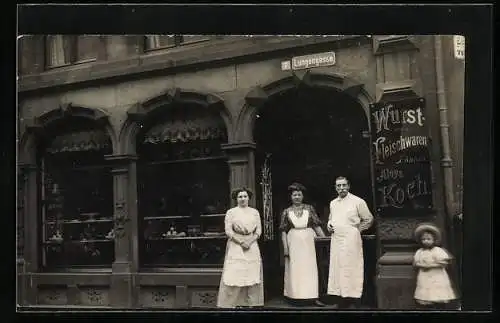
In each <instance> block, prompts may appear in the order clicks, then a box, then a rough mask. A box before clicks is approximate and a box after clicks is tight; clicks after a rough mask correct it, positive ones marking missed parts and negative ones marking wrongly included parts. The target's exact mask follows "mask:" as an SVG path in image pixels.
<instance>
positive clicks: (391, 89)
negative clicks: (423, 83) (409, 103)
mask: <svg viewBox="0 0 500 323" xmlns="http://www.w3.org/2000/svg"><path fill="white" fill-rule="evenodd" d="M417 84H418V83H417V82H416V81H415V80H406V81H400V82H390V83H379V84H377V86H376V102H380V101H397V100H400V99H406V98H414V97H420V96H422V89H421V88H420V87H419V86H418V85H417Z"/></svg>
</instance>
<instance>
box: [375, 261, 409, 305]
mask: <svg viewBox="0 0 500 323" xmlns="http://www.w3.org/2000/svg"><path fill="white" fill-rule="evenodd" d="M412 262H413V253H412V252H387V253H385V254H384V255H382V257H380V259H379V260H378V263H377V276H376V289H377V308H378V309H382V310H386V309H391V310H411V309H415V308H416V306H415V305H416V304H415V301H414V299H413V295H414V292H415V280H416V272H415V269H414V268H413V266H412Z"/></svg>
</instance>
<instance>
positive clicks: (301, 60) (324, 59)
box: [292, 52, 335, 70]
mask: <svg viewBox="0 0 500 323" xmlns="http://www.w3.org/2000/svg"><path fill="white" fill-rule="evenodd" d="M331 65H335V53H334V52H326V53H319V54H313V55H304V56H297V57H294V58H292V69H294V70H299V69H307V68H313V67H321V66H331Z"/></svg>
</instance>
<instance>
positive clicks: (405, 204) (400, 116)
mask: <svg viewBox="0 0 500 323" xmlns="http://www.w3.org/2000/svg"><path fill="white" fill-rule="evenodd" d="M424 112H425V101H424V99H423V98H411V99H404V100H400V101H393V102H379V103H376V104H373V105H371V110H370V119H371V127H372V145H373V146H372V151H373V161H374V172H375V174H374V175H375V196H376V198H375V205H376V207H377V211H378V213H379V214H380V215H381V216H405V215H406V216H408V215H416V214H426V213H428V211H429V210H430V209H432V180H431V179H432V178H431V164H430V138H429V136H428V129H427V124H426V120H425V113H424Z"/></svg>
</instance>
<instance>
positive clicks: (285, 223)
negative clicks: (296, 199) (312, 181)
mask: <svg viewBox="0 0 500 323" xmlns="http://www.w3.org/2000/svg"><path fill="white" fill-rule="evenodd" d="M303 205H304V210H307V211H309V219H308V220H307V227H308V228H315V227H318V226H321V220H320V219H319V217H318V214H317V213H316V210H315V209H314V207H313V206H312V205H309V204H303ZM290 210H292V208H291V207H288V208H286V209H285V210H283V213H282V214H281V223H280V231H283V232H288V231H290V229H293V223H292V221H290V218H289V217H288V211H290Z"/></svg>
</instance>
